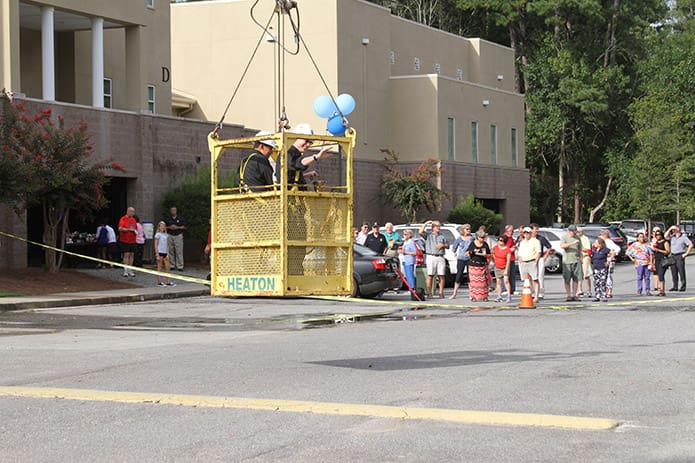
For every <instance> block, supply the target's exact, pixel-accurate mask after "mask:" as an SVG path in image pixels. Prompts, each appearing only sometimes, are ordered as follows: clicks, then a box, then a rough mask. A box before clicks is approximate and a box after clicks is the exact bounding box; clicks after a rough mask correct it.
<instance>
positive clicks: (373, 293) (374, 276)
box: [352, 243, 401, 297]
mask: <svg viewBox="0 0 695 463" xmlns="http://www.w3.org/2000/svg"><path fill="white" fill-rule="evenodd" d="M352 256H353V260H354V263H353V270H354V271H353V278H354V280H355V281H354V288H353V290H352V297H378V296H380V295H381V294H382V293H383V292H384V291H389V290H392V289H399V288H400V287H401V279H400V277H399V276H398V274H397V273H396V270H397V269H398V259H397V258H395V257H386V256H382V255H379V254H377V253H376V252H374V251H372V250H371V249H369V248H366V247H364V246H362V245H360V244H357V243H354V244H353V245H352Z"/></svg>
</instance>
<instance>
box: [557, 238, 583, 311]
mask: <svg viewBox="0 0 695 463" xmlns="http://www.w3.org/2000/svg"><path fill="white" fill-rule="evenodd" d="M560 247H561V248H562V249H564V250H565V257H564V258H563V259H562V278H563V279H564V280H565V292H566V293H567V302H572V301H578V300H579V298H578V297H577V296H576V294H577V289H578V288H579V282H580V281H582V278H584V272H583V271H582V261H581V256H582V249H583V248H582V242H581V240H580V239H579V237H577V227H575V226H574V225H570V226H569V227H567V234H566V235H565V236H563V237H562V238H561V239H560Z"/></svg>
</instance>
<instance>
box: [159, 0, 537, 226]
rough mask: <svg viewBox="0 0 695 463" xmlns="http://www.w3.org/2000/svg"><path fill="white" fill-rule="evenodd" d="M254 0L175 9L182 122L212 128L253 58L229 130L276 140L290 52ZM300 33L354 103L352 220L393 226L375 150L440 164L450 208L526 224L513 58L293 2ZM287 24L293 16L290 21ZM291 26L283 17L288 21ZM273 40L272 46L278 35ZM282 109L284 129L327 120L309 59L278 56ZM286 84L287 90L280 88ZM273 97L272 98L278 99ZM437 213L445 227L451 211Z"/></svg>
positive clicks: (333, 83)
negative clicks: (265, 133)
mask: <svg viewBox="0 0 695 463" xmlns="http://www.w3.org/2000/svg"><path fill="white" fill-rule="evenodd" d="M253 4H254V1H252V0H218V1H206V2H193V3H180V4H172V10H171V25H172V26H171V27H172V32H171V37H172V47H171V49H172V86H173V89H174V90H173V92H174V93H175V94H176V93H178V92H181V93H183V94H186V95H187V96H188V97H190V98H193V99H194V100H195V102H196V104H195V105H193V106H192V107H191V108H190V109H187V111H189V112H188V113H187V116H188V117H197V118H202V119H208V120H214V121H217V120H219V119H220V117H221V116H222V114H223V113H224V110H225V107H226V105H227V104H228V102H229V99H230V97H231V96H232V93H233V91H234V89H235V87H236V85H237V83H238V82H239V80H240V78H241V76H242V73H243V71H244V69H245V67H246V64H247V62H248V61H249V58H250V57H251V56H252V54H253V51H254V48H255V47H256V45H257V44H258V43H259V39H260V46H259V47H258V50H257V52H256V53H255V57H254V59H253V61H252V62H251V65H250V67H249V69H248V74H247V76H246V78H245V79H244V80H243V81H242V83H241V86H240V87H239V91H238V93H237V95H236V97H235V98H234V101H233V102H232V104H231V105H230V108H229V111H228V113H227V115H226V120H232V121H239V122H243V123H244V124H245V125H247V126H251V127H258V128H262V129H267V130H274V129H275V128H276V127H277V121H278V113H279V111H278V108H279V107H282V105H281V103H279V102H278V98H277V96H276V95H277V93H278V91H277V86H276V85H275V82H276V81H277V80H278V79H276V72H277V69H278V66H277V64H276V59H275V57H276V52H277V48H276V45H277V43H278V42H283V40H282V37H285V39H284V45H285V48H287V49H288V50H289V51H295V50H296V46H295V42H294V40H293V36H292V34H291V30H290V25H289V22H288V21H284V30H285V31H286V33H285V34H278V33H277V31H278V30H279V29H282V28H283V26H282V24H283V23H278V22H277V20H276V19H274V18H272V19H271V20H270V28H269V29H268V31H267V32H265V33H264V32H263V28H262V27H260V26H259V25H257V24H255V23H254V22H253V21H252V20H251V19H250V9H251V7H252V5H253ZM298 4H299V18H300V21H299V24H300V34H301V36H302V38H303V41H304V43H306V45H307V48H308V50H309V52H310V53H311V56H313V58H314V60H315V62H316V63H317V65H318V67H319V69H320V71H321V74H322V75H323V78H324V79H325V81H326V84H327V86H328V88H329V89H330V91H331V92H332V93H333V95H338V94H340V93H349V94H351V95H352V96H353V97H354V98H355V100H356V102H357V106H356V109H355V111H354V112H353V113H352V114H351V115H349V116H348V119H349V121H350V123H351V125H352V126H353V127H354V128H355V129H356V130H357V132H358V146H357V149H356V153H355V156H356V160H358V161H359V162H358V164H357V166H356V169H357V177H356V178H357V180H356V182H357V185H355V188H356V191H357V192H358V196H357V199H356V205H355V208H356V211H355V218H356V219H357V220H361V219H366V220H370V221H371V220H398V219H399V217H398V216H397V214H396V216H394V213H393V211H392V208H391V207H390V206H388V205H385V204H383V203H382V202H381V201H380V200H379V196H380V192H379V185H380V176H381V173H382V171H381V169H380V164H381V162H382V160H383V153H382V152H381V151H380V150H381V149H382V148H390V149H393V150H395V151H397V152H398V154H399V155H400V158H401V160H403V161H405V162H410V163H417V162H420V161H422V160H423V159H426V158H428V157H434V158H437V159H440V160H441V162H442V165H443V167H444V169H445V174H444V176H443V177H442V185H441V187H442V188H443V189H444V190H445V191H446V192H448V193H450V194H451V195H452V201H455V200H456V199H458V198H459V197H461V196H463V195H468V194H473V195H474V196H476V197H477V198H480V199H484V200H485V203H486V204H487V205H488V207H492V208H495V209H497V210H498V211H499V212H502V213H503V214H504V216H505V220H506V221H508V222H510V223H525V222H527V221H528V217H529V201H528V199H529V198H528V195H529V177H528V171H527V170H526V169H525V157H524V101H523V96H522V95H520V94H519V93H516V92H515V91H514V51H513V50H512V49H510V48H508V47H504V46H501V45H498V44H494V43H490V42H487V41H485V40H480V39H470V38H463V37H459V36H456V35H453V34H449V33H446V32H443V31H440V30H437V29H433V28H430V27H426V26H423V25H421V24H417V23H414V22H412V21H408V20H404V19H401V18H398V17H396V16H393V15H391V13H390V11H389V10H388V9H386V8H382V7H379V6H376V5H374V4H372V3H369V2H366V1H362V0H300V1H299V2H298ZM274 5H275V1H274V0H260V1H259V2H258V4H257V6H256V8H255V10H254V12H253V13H254V17H255V18H256V20H257V21H258V22H259V23H260V24H265V23H266V22H267V21H268V18H269V17H271V16H272V12H273V7H274ZM292 15H293V16H295V15H296V14H295V13H294V12H292ZM284 17H285V18H286V16H284ZM278 35H279V36H278ZM284 59H285V73H284V75H283V76H282V78H281V79H280V82H281V84H280V85H281V87H282V88H284V89H285V98H284V103H285V108H286V113H287V116H288V117H289V119H290V123H292V124H295V125H296V124H297V123H299V122H309V123H311V124H312V125H313V127H314V128H315V129H316V130H318V131H321V132H322V133H323V131H324V130H325V127H326V120H325V119H321V118H319V117H318V116H317V115H316V114H315V113H314V111H313V106H312V103H313V101H314V100H315V98H317V97H318V96H320V95H326V94H328V92H327V91H326V89H325V87H324V86H323V84H322V81H321V78H320V77H319V75H318V73H317V72H316V71H315V69H314V66H313V64H312V61H311V59H310V55H309V53H307V50H306V49H305V48H304V47H303V46H301V45H300V46H299V53H298V54H297V55H296V56H293V55H289V54H286V55H285V58H284ZM283 81H284V83H283ZM274 89H275V90H274ZM450 203H451V202H449V203H448V204H445V205H444V207H443V208H442V211H441V212H440V213H438V214H435V215H437V216H439V217H441V218H446V214H447V213H448V210H449V208H450V206H451V204H450Z"/></svg>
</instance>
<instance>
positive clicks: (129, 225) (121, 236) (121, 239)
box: [118, 207, 137, 277]
mask: <svg viewBox="0 0 695 463" xmlns="http://www.w3.org/2000/svg"><path fill="white" fill-rule="evenodd" d="M134 215H135V208H134V207H129V208H128V209H127V210H126V213H125V215H124V216H123V217H121V220H119V221H118V245H119V247H120V248H121V252H122V253H123V264H124V265H131V266H132V265H133V258H134V257H135V237H136V236H137V226H136V224H137V221H136V220H135V217H134ZM123 276H124V277H127V276H131V277H134V276H135V272H133V271H132V270H131V269H128V268H126V267H123Z"/></svg>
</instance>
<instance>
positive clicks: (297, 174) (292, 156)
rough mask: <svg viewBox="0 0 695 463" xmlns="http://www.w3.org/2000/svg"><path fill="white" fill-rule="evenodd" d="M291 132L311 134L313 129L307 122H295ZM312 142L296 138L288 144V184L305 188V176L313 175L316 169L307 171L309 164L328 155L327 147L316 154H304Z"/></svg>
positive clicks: (308, 139) (301, 188) (307, 139)
mask: <svg viewBox="0 0 695 463" xmlns="http://www.w3.org/2000/svg"><path fill="white" fill-rule="evenodd" d="M292 132H293V133H297V134H301V135H309V136H311V135H313V134H314V129H312V128H311V125H309V124H307V123H301V124H297V126H296V127H295V128H294V129H293V130H292ZM313 143H314V142H313V141H312V140H311V139H310V138H309V137H307V138H297V140H295V142H294V144H292V146H290V148H289V149H288V150H287V158H288V159H289V163H288V164H287V184H288V185H294V184H296V185H298V188H299V189H300V190H306V179H305V177H315V176H316V175H317V174H316V171H313V170H312V171H309V172H307V169H308V168H309V166H310V165H311V164H313V163H314V162H316V161H318V160H319V159H323V158H325V157H328V156H330V152H329V151H328V150H329V147H324V148H323V149H322V150H321V151H319V152H318V153H317V154H314V155H312V156H304V154H305V153H306V151H307V150H308V149H309V148H310V147H311V145H312V144H313Z"/></svg>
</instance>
